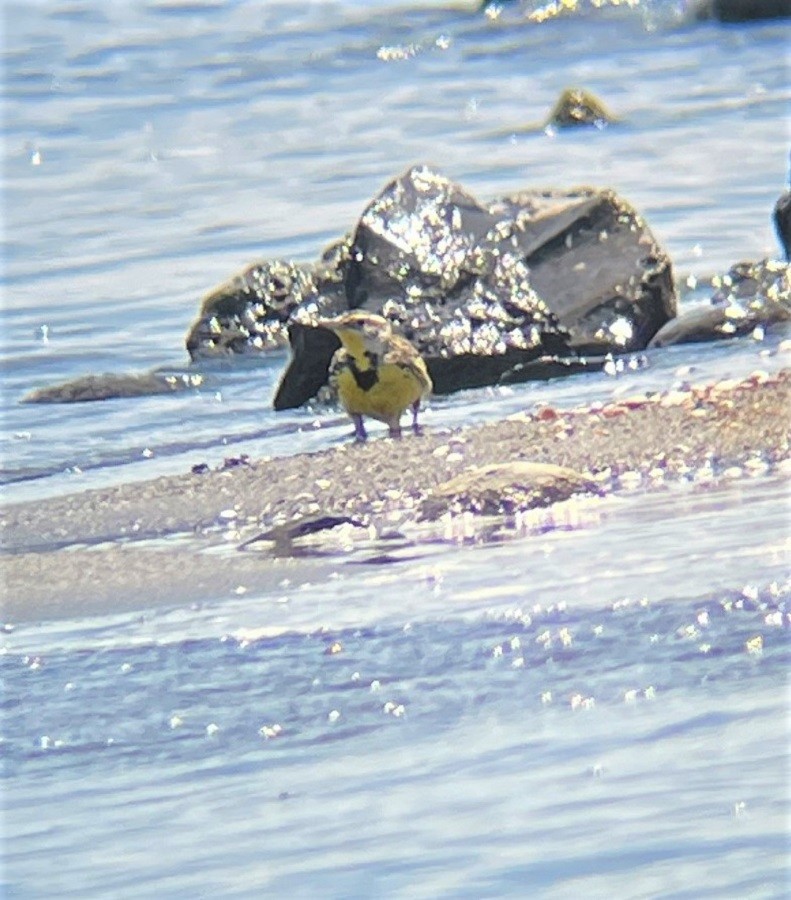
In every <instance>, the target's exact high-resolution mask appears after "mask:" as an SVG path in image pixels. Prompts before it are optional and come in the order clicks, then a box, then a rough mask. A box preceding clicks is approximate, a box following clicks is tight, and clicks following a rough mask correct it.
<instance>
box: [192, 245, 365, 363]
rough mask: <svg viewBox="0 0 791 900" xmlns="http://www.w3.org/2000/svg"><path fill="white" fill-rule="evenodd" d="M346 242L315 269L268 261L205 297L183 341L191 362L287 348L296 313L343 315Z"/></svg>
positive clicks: (316, 265) (332, 250)
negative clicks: (289, 327)
mask: <svg viewBox="0 0 791 900" xmlns="http://www.w3.org/2000/svg"><path fill="white" fill-rule="evenodd" d="M347 255H348V241H339V242H338V243H336V244H333V245H332V246H330V247H329V248H328V249H327V250H326V251H325V253H324V255H323V257H322V259H321V260H320V261H319V262H318V263H316V264H314V265H306V264H300V263H294V262H290V261H287V260H279V259H277V260H272V261H269V262H262V263H257V264H255V265H252V266H250V267H248V268H247V269H245V270H244V271H243V272H241V273H240V274H238V275H236V276H234V277H233V278H230V279H229V280H228V281H226V282H224V283H223V284H221V285H220V286H219V287H218V288H215V289H214V290H213V291H211V292H210V293H208V294H207V295H206V297H204V299H203V301H202V303H201V309H200V313H199V314H198V318H197V319H196V321H195V322H193V324H192V326H191V327H190V330H189V333H188V335H187V342H186V343H187V352H188V353H189V355H190V357H191V358H192V359H193V360H194V359H202V358H207V357H217V356H229V355H236V354H246V353H260V352H261V351H266V350H273V349H276V348H278V347H283V346H285V345H286V344H287V343H288V336H287V331H288V323H289V321H290V320H291V318H292V316H294V315H295V314H297V313H301V314H302V315H308V316H314V317H315V316H333V315H335V314H336V313H338V312H340V311H341V310H343V309H346V308H347V307H346V301H345V297H344V294H343V273H344V267H343V261H344V259H345V258H346V256H347Z"/></svg>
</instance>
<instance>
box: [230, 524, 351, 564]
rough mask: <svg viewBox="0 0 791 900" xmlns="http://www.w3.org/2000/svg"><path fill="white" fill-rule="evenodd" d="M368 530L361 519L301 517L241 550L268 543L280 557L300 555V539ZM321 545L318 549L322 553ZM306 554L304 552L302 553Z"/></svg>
mask: <svg viewBox="0 0 791 900" xmlns="http://www.w3.org/2000/svg"><path fill="white" fill-rule="evenodd" d="M341 527H346V528H352V529H367V523H366V522H365V521H364V520H363V519H360V518H357V517H352V516H331V515H327V516H315V517H304V516H303V517H299V518H297V519H296V520H294V521H291V522H287V523H285V524H283V525H277V526H275V527H274V528H270V529H269V530H268V531H263V532H261V533H260V534H257V535H255V537H251V538H249V539H248V540H246V541H245V542H244V543H242V544H240V545H239V547H238V549H239V550H246V549H247V548H248V547H251V546H252V545H253V544H260V543H267V544H269V545H271V548H270V549H271V552H273V553H274V554H275V555H278V556H292V555H300V552H301V551H300V549H299V548H298V546H297V545H295V542H298V541H299V540H300V538H315V537H316V536H317V535H318V536H321V535H326V534H327V533H328V532H332V531H334V530H335V529H336V528H341ZM320 547H321V545H319V547H318V548H316V552H319V551H320ZM302 552H304V551H302Z"/></svg>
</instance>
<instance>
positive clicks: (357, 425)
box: [352, 416, 368, 444]
mask: <svg viewBox="0 0 791 900" xmlns="http://www.w3.org/2000/svg"><path fill="white" fill-rule="evenodd" d="M352 422H354V439H355V441H357V443H358V444H362V443H364V442H365V441H366V440H368V433H367V432H366V430H365V425H363V417H362V416H352Z"/></svg>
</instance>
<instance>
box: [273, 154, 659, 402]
mask: <svg viewBox="0 0 791 900" xmlns="http://www.w3.org/2000/svg"><path fill="white" fill-rule="evenodd" d="M339 268H340V270H342V273H343V285H344V292H345V299H346V303H347V304H348V307H349V308H352V309H355V308H365V309H368V310H370V311H372V312H377V313H380V314H381V315H384V316H386V317H387V318H389V319H390V320H391V321H392V322H393V324H394V326H395V328H396V330H397V331H399V332H400V333H402V334H403V335H404V336H405V337H407V338H408V339H409V340H410V341H412V343H413V344H415V346H416V347H417V348H418V350H419V351H420V353H421V354H422V355H423V357H424V359H425V360H426V363H427V365H428V367H429V371H430V373H431V376H432V379H433V381H434V386H435V390H436V392H437V393H448V392H450V391H454V390H459V389H462V388H468V387H478V386H482V385H489V384H495V383H497V382H498V381H499V380H500V379H501V378H502V377H503V376H505V375H506V373H508V377H509V379H511V380H520V378H521V380H527V379H528V378H531V377H535V371H536V370H535V366H531V364H533V363H536V362H537V361H539V360H543V359H547V360H558V359H564V358H569V357H571V358H574V357H578V356H579V355H580V354H594V355H604V354H606V353H609V352H628V351H632V350H637V349H643V348H644V347H645V346H646V344H647V343H648V341H649V340H650V338H651V337H652V336H653V335H654V334H655V333H656V331H657V330H658V329H659V328H660V327H661V326H662V325H663V324H664V323H665V322H666V321H667V320H668V319H669V318H671V317H672V316H673V315H674V314H675V293H674V289H673V284H672V274H671V266H670V261H669V259H668V257H667V256H666V255H665V254H664V252H663V251H662V250H661V248H660V247H659V246H658V245H657V243H656V241H655V240H654V238H653V236H652V235H651V233H650V231H649V230H648V228H647V226H646V225H645V223H644V221H643V220H642V219H641V218H640V217H639V216H638V215H637V213H636V212H635V211H634V210H633V209H632V208H631V207H630V206H629V205H628V204H627V203H626V202H625V201H624V200H622V199H621V198H619V197H618V196H617V195H615V194H614V193H613V192H611V191H600V190H595V189H593V188H581V189H578V190H574V191H565V192H564V191H537V190H536V191H524V192H521V193H519V194H514V195H512V196H510V197H506V198H503V199H501V200H497V201H494V202H492V203H487V204H485V203H482V202H480V201H478V200H477V199H476V198H475V197H473V196H472V195H471V194H469V193H468V192H467V191H465V190H464V189H463V188H461V187H460V186H459V185H457V184H455V183H453V182H452V181H450V180H448V179H447V178H445V177H444V176H442V175H440V174H438V173H437V172H435V171H433V170H432V169H430V168H428V167H426V166H418V167H414V168H411V169H409V170H408V171H407V172H406V173H404V174H403V175H402V176H400V177H399V178H396V179H394V180H393V181H392V182H390V183H389V184H388V185H387V186H386V187H385V188H384V190H383V191H382V192H381V194H380V195H379V196H378V197H376V198H375V199H374V200H373V201H372V202H371V203H370V204H369V205H368V207H367V208H366V209H365V210H364V212H363V214H362V216H361V217H360V221H359V223H358V225H357V228H356V229H355V232H354V234H353V237H352V240H351V244H350V246H349V250H348V255H344V256H342V257H341V258H340V259H339ZM293 318H295V319H297V321H296V322H295V323H294V324H292V325H291V327H290V328H289V337H290V340H291V349H292V358H291V361H290V363H289V366H288V368H287V370H286V372H285V374H284V376H283V378H282V380H281V384H280V387H279V389H278V392H277V395H276V397H275V408H276V409H286V408H289V407H291V406H298V405H300V404H301V403H304V402H305V401H306V400H308V399H310V397H312V396H314V395H315V392H316V390H318V389H319V388H320V387H321V385H323V384H324V383H326V380H327V366H328V363H329V359H330V358H331V356H332V352H333V350H334V349H335V348H336V347H337V343H335V342H331V341H330V339H329V338H328V337H327V336H324V337H322V336H320V335H319V334H317V333H316V332H318V329H315V328H311V327H309V325H307V324H306V322H305V318H306V317H305V316H297V315H294V316H293ZM308 318H310V317H309V316H308ZM300 320H301V321H300ZM580 365H581V366H582V367H584V366H585V363H584V362H583V363H580ZM539 368H540V365H539ZM542 371H543V370H542Z"/></svg>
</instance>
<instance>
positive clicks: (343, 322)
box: [317, 310, 432, 441]
mask: <svg viewBox="0 0 791 900" xmlns="http://www.w3.org/2000/svg"><path fill="white" fill-rule="evenodd" d="M317 324H318V325H319V326H321V327H323V328H328V329H329V330H330V331H333V332H334V333H335V334H336V335H337V336H338V337H339V338H340V342H341V347H340V349H339V350H337V351H336V353H335V355H334V356H333V358H332V362H331V364H330V381H331V383H332V384H334V385H335V387H336V389H337V391H338V398H339V399H340V401H341V405H342V406H343V408H344V409H345V410H346V412H348V413H349V415H350V416H351V417H352V421H353V422H354V435H355V437H356V438H357V440H358V441H364V440H365V439H366V437H367V435H366V432H365V426H364V424H363V416H368V417H369V418H371V419H378V420H379V421H380V422H384V423H385V424H386V425H387V426H388V428H389V429H390V436H391V437H400V436H401V414H402V413H403V412H404V410H406V409H407V407H411V409H412V430H413V431H414V432H415V433H416V434H419V433H420V427H419V426H418V423H417V416H418V410H419V409H420V401H421V400H422V399H423V398H424V397H426V396H428V394H430V393H431V389H432V384H431V378H430V377H429V374H428V369H426V364H425V363H424V362H423V359H422V358H421V356H420V354H419V353H418V352H417V350H416V349H415V348H414V347H413V346H412V344H410V343H409V341H408V340H406V338H403V337H401V336H400V335H397V334H393V330H392V328H391V326H390V323H389V322H388V321H387V319H385V318H383V317H382V316H377V315H374V314H372V313H366V312H361V311H359V310H355V311H354V312H348V313H343V314H342V315H340V316H336V317H335V318H334V319H322V320H320V321H319V322H318V323H317Z"/></svg>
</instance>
